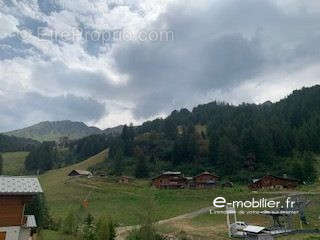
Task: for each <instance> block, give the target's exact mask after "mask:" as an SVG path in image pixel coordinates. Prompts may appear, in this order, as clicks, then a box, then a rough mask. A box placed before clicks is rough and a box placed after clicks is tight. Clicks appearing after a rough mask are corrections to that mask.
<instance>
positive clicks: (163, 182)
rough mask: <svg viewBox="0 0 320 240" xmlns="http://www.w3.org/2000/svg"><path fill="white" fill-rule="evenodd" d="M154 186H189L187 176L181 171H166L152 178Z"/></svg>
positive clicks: (175, 187)
mask: <svg viewBox="0 0 320 240" xmlns="http://www.w3.org/2000/svg"><path fill="white" fill-rule="evenodd" d="M152 186H154V187H156V188H163V189H179V188H185V187H186V186H187V178H185V177H184V176H183V175H182V174H181V172H164V173H162V174H161V175H159V176H157V177H155V178H153V179H152Z"/></svg>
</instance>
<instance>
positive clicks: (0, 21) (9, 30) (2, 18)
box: [0, 12, 19, 39]
mask: <svg viewBox="0 0 320 240" xmlns="http://www.w3.org/2000/svg"><path fill="white" fill-rule="evenodd" d="M18 24H19V22H18V20H17V19H16V18H14V17H13V16H10V15H9V16H8V15H4V14H2V13H1V12H0V39H1V38H5V37H8V36H11V35H12V34H13V33H15V32H17V31H18V28H17V25H18Z"/></svg>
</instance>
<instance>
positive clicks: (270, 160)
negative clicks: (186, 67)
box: [110, 85, 320, 182]
mask: <svg viewBox="0 0 320 240" xmlns="http://www.w3.org/2000/svg"><path fill="white" fill-rule="evenodd" d="M319 152H320V86H318V85H317V86H314V87H312V88H303V89H301V90H297V91H294V92H293V93H292V94H291V95H290V96H288V97H286V98H285V99H283V100H281V101H279V102H277V103H271V102H266V103H264V104H260V105H256V104H241V105H239V106H233V105H230V104H227V103H223V102H211V103H209V104H204V105H199V106H198V107H195V108H194V109H193V110H192V111H189V110H188V109H181V110H180V111H173V112H172V113H171V114H170V116H168V117H167V118H166V119H156V120H154V121H148V122H145V123H144V124H142V126H139V127H127V126H125V127H124V129H123V132H122V135H121V136H119V137H117V138H114V139H113V144H111V150H110V157H111V159H112V162H113V163H111V167H112V165H113V166H115V167H114V168H113V169H114V173H116V174H119V172H121V173H122V172H123V171H124V172H126V171H127V173H130V172H131V173H132V174H135V173H140V172H141V170H142V169H144V168H147V169H148V170H149V173H145V174H143V175H144V176H147V175H149V174H156V173H158V172H160V171H162V170H181V171H183V172H184V173H187V174H190V175H192V174H197V173H199V172H200V171H203V170H210V171H213V172H216V173H217V174H219V175H220V176H222V177H224V178H228V179H231V180H233V181H247V180H249V179H250V178H253V177H259V176H262V175H264V174H267V173H269V174H275V175H279V176H282V175H283V174H286V175H290V176H291V177H295V178H298V179H300V180H302V181H305V182H313V181H314V180H315V179H316V167H315V159H314V154H316V153H319ZM141 159H143V162H142V163H141ZM119 165H123V166H119ZM141 166H142V167H141ZM139 169H140V170H139Z"/></svg>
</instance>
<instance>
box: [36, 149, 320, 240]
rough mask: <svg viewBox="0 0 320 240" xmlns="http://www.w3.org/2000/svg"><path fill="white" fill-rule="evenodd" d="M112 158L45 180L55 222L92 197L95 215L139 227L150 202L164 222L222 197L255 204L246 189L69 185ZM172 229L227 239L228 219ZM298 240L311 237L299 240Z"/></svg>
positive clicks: (202, 219) (99, 182) (100, 182)
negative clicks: (77, 175)
mask: <svg viewBox="0 0 320 240" xmlns="http://www.w3.org/2000/svg"><path fill="white" fill-rule="evenodd" d="M106 154H107V152H106V151H104V152H102V153H100V154H98V155H96V156H94V157H91V158H89V159H88V160H86V161H84V162H82V163H79V164H76V165H74V166H69V167H66V168H63V169H57V170H53V171H50V172H48V173H46V174H44V175H43V176H41V177H40V181H41V183H42V186H43V188H44V190H45V193H46V196H47V200H48V202H49V207H50V209H51V213H52V215H53V216H54V218H56V219H57V218H63V217H65V216H66V214H67V213H68V211H69V210H71V209H73V210H76V209H78V208H79V206H80V204H81V202H82V200H83V199H84V198H86V197H87V196H88V195H89V197H88V199H89V211H90V212H91V213H92V214H93V215H95V216H96V217H97V216H100V215H102V214H107V215H109V216H112V217H113V219H114V220H115V221H116V222H118V223H120V224H121V225H134V224H136V223H138V219H137V215H138V214H139V211H141V210H142V209H143V208H145V203H146V201H147V200H148V198H149V197H150V198H153V199H155V205H156V214H157V216H158V217H159V218H160V219H166V218H170V217H173V216H177V215H180V214H183V213H186V212H192V211H193V210H197V209H200V208H202V207H207V206H209V205H211V202H212V199H214V198H215V197H217V196H224V197H226V198H227V199H228V200H231V199H236V200H240V199H250V198H251V197H252V194H250V193H249V192H248V191H247V189H246V187H236V188H234V189H225V190H222V189H215V190H187V189H185V190H157V189H153V188H150V187H149V182H148V181H136V182H135V183H133V184H130V185H122V184H118V183H116V182H114V181H112V180H110V179H109V180H107V179H98V178H92V179H87V178H80V179H79V178H78V179H73V180H71V181H68V177H67V174H68V173H69V172H70V171H71V170H72V169H83V170H85V169H87V168H88V167H89V166H91V165H94V164H96V163H99V162H101V161H103V160H104V159H105V156H106ZM309 190H310V189H309ZM313 190H314V188H313ZM275 194H276V192H275ZM261 195H263V194H255V195H254V196H255V198H259V197H261ZM148 196H149V197H148ZM267 197H268V198H270V197H272V195H270V194H267ZM318 197H319V195H318V196H313V197H312V198H314V199H313V200H314V201H313V202H317V201H316V199H317V198H318ZM319 204H320V203H319ZM319 204H316V205H312V211H311V213H312V214H311V215H312V216H311V215H309V214H310V213H309V214H308V215H309V217H308V219H309V220H311V222H312V223H313V224H316V225H318V222H317V221H316V218H317V216H318V215H317V216H316V215H314V214H316V213H318V212H319V210H320V205H319ZM239 218H240V219H242V220H244V221H248V222H251V223H261V224H265V223H266V222H265V219H260V218H258V217H257V216H245V217H241V216H239ZM184 225H185V226H184ZM170 226H171V228H173V229H174V231H180V230H186V232H189V231H191V232H198V234H197V236H200V235H202V236H214V237H215V239H217V240H220V239H221V240H222V239H226V228H225V216H224V215H219V216H212V215H211V216H210V215H208V214H205V215H202V216H199V217H196V218H195V219H193V220H188V221H186V222H184V223H183V222H182V223H179V222H177V223H175V224H171V225H170ZM212 226H214V227H212ZM318 227H319V225H318ZM188 230H189V231H188ZM44 234H45V238H44V239H51V238H50V237H51V236H52V237H53V236H55V234H57V233H54V232H48V231H45V232H44ZM59 236H60V235H59ZM60 237H62V236H60ZM64 238H65V239H69V236H64ZM64 238H63V239H64ZM52 239H54V237H53V238H52ZM70 239H71V238H70ZM199 239H201V238H199ZM298 239H305V238H303V236H299V238H298Z"/></svg>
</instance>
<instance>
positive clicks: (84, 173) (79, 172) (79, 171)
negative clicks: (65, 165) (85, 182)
mask: <svg viewBox="0 0 320 240" xmlns="http://www.w3.org/2000/svg"><path fill="white" fill-rule="evenodd" d="M72 172H76V173H78V174H79V175H85V176H88V175H92V173H91V172H89V171H84V170H76V169H74V170H72V171H71V172H70V173H69V174H71V173H72Z"/></svg>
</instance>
